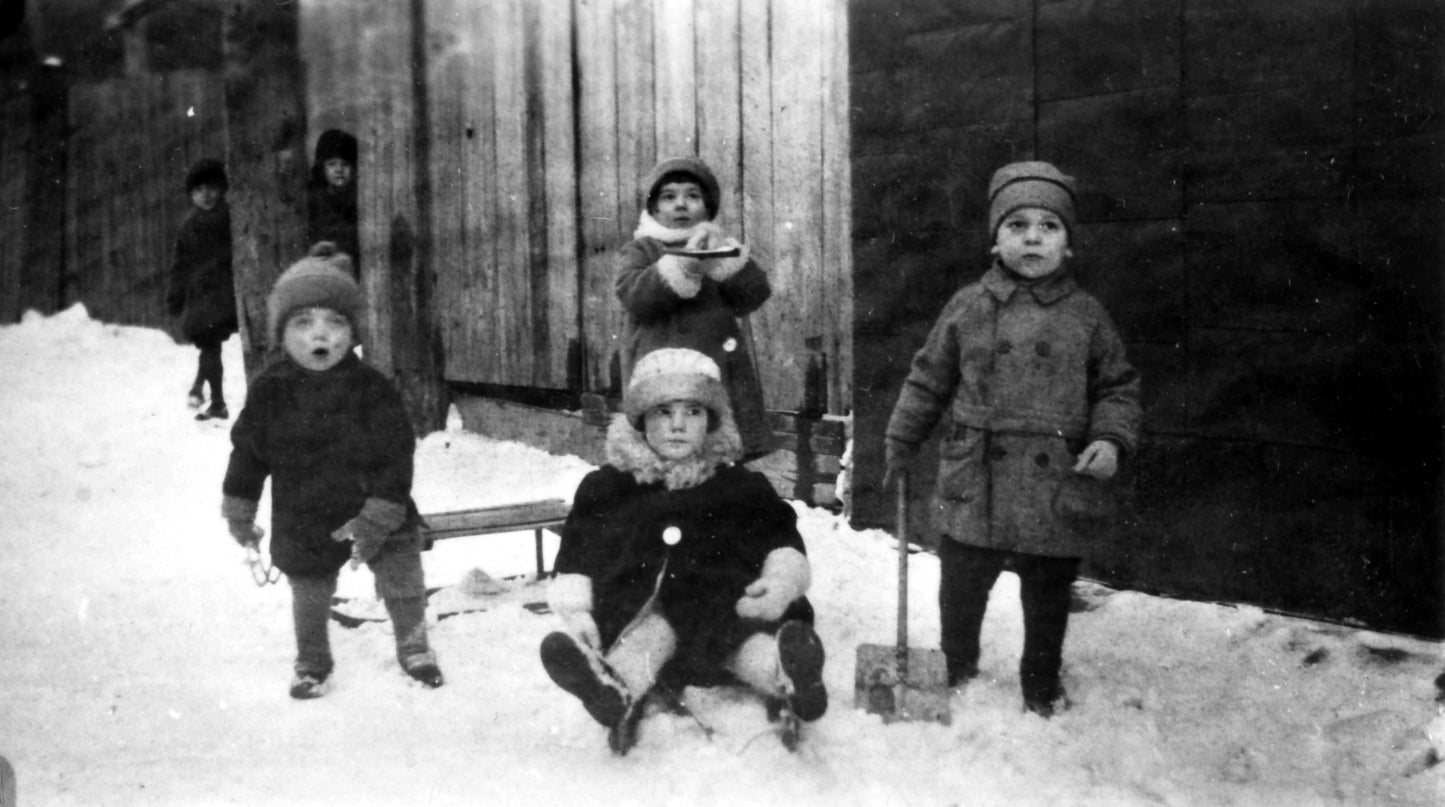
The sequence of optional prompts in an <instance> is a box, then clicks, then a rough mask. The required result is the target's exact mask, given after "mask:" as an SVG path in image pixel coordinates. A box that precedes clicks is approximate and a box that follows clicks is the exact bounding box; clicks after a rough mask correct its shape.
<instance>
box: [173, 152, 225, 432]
mask: <svg viewBox="0 0 1445 807" xmlns="http://www.w3.org/2000/svg"><path fill="white" fill-rule="evenodd" d="M229 187H230V185H229V183H228V182H227V181H226V167H225V166H224V165H222V164H221V161H220V160H212V159H203V160H199V161H197V162H196V164H195V165H193V166H191V169H190V170H189V171H187V172H186V194H187V195H188V196H190V198H191V206H192V207H193V208H194V209H193V210H192V211H191V213H190V215H189V216H187V217H186V220H185V222H183V223H182V224H181V229H180V231H179V232H178V233H177V234H176V252H175V262H174V263H172V264H171V273H170V280H169V283H168V285H167V289H166V311H167V312H168V313H169V314H170V315H171V316H173V317H176V316H178V317H180V329H181V334H182V335H183V336H184V337H185V338H186V340H187V341H189V342H190V343H191V344H193V345H195V346H196V347H197V348H198V349H200V351H201V355H200V359H199V360H198V362H197V367H196V379H195V381H194V382H192V384H191V391H190V392H189V393H188V394H187V396H186V404H187V405H188V406H190V407H191V408H192V409H200V408H201V407H202V406H205V404H206V397H205V391H206V389H205V388H206V386H208V385H209V387H210V389H211V403H210V406H208V407H206V409H205V410H204V411H201V412H199V413H197V414H196V419H197V420H208V419H211V418H219V419H225V418H228V417H230V416H231V412H230V410H228V409H227V408H226V394H225V391H224V390H223V389H222V381H223V376H224V368H223V367H222V365H221V343H223V342H225V341H226V338H227V337H229V336H230V335H231V334H233V333H235V332H236V330H237V319H236V285H235V278H234V276H233V275H232V273H231V208H230V206H229V205H227V204H226V189H227V188H229Z"/></svg>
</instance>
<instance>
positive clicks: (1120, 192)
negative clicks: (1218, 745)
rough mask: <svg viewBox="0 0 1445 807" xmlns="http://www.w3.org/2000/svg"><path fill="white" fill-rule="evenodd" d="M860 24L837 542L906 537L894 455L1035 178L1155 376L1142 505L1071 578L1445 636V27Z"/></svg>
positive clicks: (887, 12)
mask: <svg viewBox="0 0 1445 807" xmlns="http://www.w3.org/2000/svg"><path fill="white" fill-rule="evenodd" d="M850 10H851V12H852V13H853V15H854V20H853V22H854V24H853V26H852V31H853V36H852V47H851V51H852V57H853V74H852V77H851V78H852V86H853V88H854V92H853V94H852V99H851V101H850V106H851V107H852V108H853V110H854V118H853V120H854V129H853V137H854V143H855V149H854V157H853V170H854V177H855V187H856V193H855V197H854V198H855V200H856V201H857V202H858V204H857V206H856V208H855V219H854V231H853V232H854V236H853V237H854V239H855V242H854V243H855V249H856V261H857V272H856V275H857V282H858V289H859V294H858V301H857V305H858V308H859V316H858V317H857V321H858V329H859V337H860V338H859V339H858V345H859V359H858V361H857V364H856V367H857V387H856V389H857V395H856V398H857V402H858V406H857V412H856V419H855V433H856V435H857V440H856V442H855V458H856V463H855V468H856V469H857V471H858V473H857V474H856V477H855V478H856V481H857V485H856V487H855V493H856V494H857V505H856V509H855V515H856V518H855V522H857V523H859V524H860V525H868V526H876V525H885V524H888V523H889V522H890V521H891V519H892V497H891V496H890V495H888V492H886V491H883V490H881V488H880V486H879V481H880V480H881V477H882V471H883V450H884V446H883V439H882V436H883V430H884V427H885V425H886V422H887V419H888V415H889V412H890V411H891V409H892V406H893V404H894V401H895V400H896V397H897V394H898V390H899V388H900V387H901V385H902V381H903V379H904V377H905V376H906V374H907V370H908V362H909V359H910V358H911V356H912V354H913V352H914V351H916V350H917V349H918V347H919V345H920V344H921V343H922V341H923V339H924V336H925V335H926V333H927V331H928V328H929V326H930V325H931V324H932V322H933V320H934V318H936V316H937V314H938V312H939V310H940V309H941V308H942V307H943V305H944V303H945V302H946V301H947V300H948V299H949V297H950V296H951V295H952V293H953V292H954V291H955V290H956V289H957V288H958V287H960V286H961V285H963V284H965V283H968V282H970V281H972V280H974V279H976V278H977V277H978V276H979V275H980V274H982V272H983V271H984V270H985V269H986V268H987V265H988V246H989V243H990V240H991V239H989V238H988V234H987V232H986V230H987V228H986V225H985V224H984V221H985V218H986V215H987V201H986V192H985V189H986V187H987V183H988V179H989V176H990V175H991V173H992V172H993V170H994V169H995V168H997V167H998V166H999V165H1002V164H1004V163H1006V162H1009V161H1012V160H1020V159H1031V158H1039V159H1051V160H1053V161H1055V162H1057V163H1059V164H1060V166H1062V167H1063V168H1065V170H1068V171H1070V172H1071V173H1074V174H1076V175H1077V176H1078V177H1079V179H1080V181H1081V188H1082V190H1083V193H1082V195H1081V210H1080V218H1081V220H1082V221H1083V226H1082V227H1081V228H1079V229H1080V232H1079V234H1078V236H1079V238H1078V242H1077V243H1076V244H1075V245H1074V251H1075V253H1076V257H1075V258H1074V259H1073V261H1072V266H1073V270H1074V271H1075V272H1076V273H1077V275H1078V277H1079V278H1080V282H1081V283H1082V284H1083V285H1084V286H1085V288H1087V289H1089V290H1090V291H1092V292H1093V293H1094V294H1095V295H1096V296H1097V297H1099V299H1100V300H1101V301H1102V302H1103V303H1104V305H1105V306H1106V307H1107V308H1108V309H1109V311H1110V313H1111V315H1112V317H1113V318H1114V320H1115V322H1116V323H1117V324H1118V326H1119V328H1120V330H1121V332H1122V333H1123V334H1124V337H1125V339H1126V340H1127V341H1128V348H1129V352H1130V358H1131V360H1132V361H1133V363H1134V364H1135V365H1136V366H1137V367H1138V368H1139V370H1140V372H1141V374H1142V376H1143V379H1144V408H1145V412H1144V426H1145V439H1144V441H1143V444H1142V448H1141V450H1140V451H1139V452H1138V454H1137V455H1136V456H1134V457H1131V458H1129V462H1128V464H1127V466H1126V467H1127V468H1128V469H1129V470H1130V471H1131V472H1132V473H1133V478H1132V479H1133V486H1132V489H1133V493H1134V496H1133V500H1132V502H1131V503H1130V506H1129V507H1128V508H1126V511H1125V513H1126V517H1125V518H1123V519H1121V521H1120V523H1119V524H1118V527H1119V529H1118V530H1117V533H1116V534H1113V535H1108V536H1101V537H1100V541H1099V543H1098V545H1097V547H1096V549H1095V550H1094V551H1092V552H1091V553H1090V557H1089V558H1088V566H1087V567H1086V568H1087V572H1088V574H1090V575H1093V576H1096V577H1098V578H1101V579H1105V580H1107V581H1109V582H1112V583H1115V584H1117V585H1123V586H1130V587H1137V588H1141V589H1145V590H1154V591H1164V592H1167V593H1171V594H1177V595H1181V596H1190V597H1199V598H1207V599H1225V600H1233V601H1243V602H1250V603H1254V604H1258V605H1263V606H1266V607H1271V608H1279V609H1282V610H1289V611H1294V612H1301V613H1308V614H1312V615H1315V616H1320V617H1325V618H1331V619H1351V620H1358V621H1362V622H1364V623H1366V624H1369V625H1372V626H1375V627H1379V628H1386V629H1393V630H1408V631H1415V632H1419V633H1427V634H1432V635H1435V636H1445V590H1442V588H1441V586H1440V581H1441V579H1442V573H1445V542H1442V531H1441V530H1442V525H1441V512H1442V511H1441V507H1440V502H1441V490H1442V487H1441V480H1442V466H1445V460H1442V445H1441V441H1440V427H1441V426H1440V424H1441V422H1442V421H1441V418H1442V409H1445V407H1442V383H1441V377H1442V372H1441V368H1442V362H1441V355H1442V349H1441V341H1440V333H1441V329H1442V322H1445V309H1442V300H1445V295H1442V287H1445V275H1442V273H1441V269H1440V258H1441V255H1442V254H1445V253H1442V242H1445V238H1442V236H1445V226H1442V222H1445V203H1442V201H1441V199H1442V190H1445V168H1442V166H1445V160H1442V153H1441V145H1440V144H1441V142H1442V136H1445V116H1442V115H1441V112H1442V105H1445V91H1442V90H1445V60H1442V51H1441V49H1440V47H1439V42H1440V40H1441V36H1442V34H1445V6H1442V5H1441V4H1440V3H1438V2H1435V0H1318V1H1317V2H1311V3H1308V4H1291V3H1238V2H1233V1H1232V0H1188V1H1187V2H1181V1H1180V0H1116V2H1110V3H1093V2H1087V1H1086V0H1011V2H1002V3H954V4H944V3H934V4H924V3H918V4H899V3H895V2H892V1H891V0H854V2H852V3H851V6H850ZM929 450H930V451H931V448H930V449H929ZM936 468H937V465H936V459H934V460H933V461H927V459H926V458H925V461H923V462H921V463H920V466H919V472H918V477H917V479H916V482H917V484H915V486H914V490H915V491H916V492H917V494H918V495H919V497H920V498H923V497H926V496H927V495H928V493H929V491H930V489H931V484H932V481H933V480H932V477H933V475H934V473H935V472H936ZM926 509H927V508H925V507H922V506H920V507H917V508H915V513H916V514H920V515H922V514H923V513H924V511H926ZM918 526H919V528H920V529H919V530H918V532H917V534H918V535H920V536H926V537H929V538H936V533H931V532H930V530H929V529H928V528H927V527H926V525H924V524H921V523H920V524H919V525H918Z"/></svg>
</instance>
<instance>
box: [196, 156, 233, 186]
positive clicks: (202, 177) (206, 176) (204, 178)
mask: <svg viewBox="0 0 1445 807" xmlns="http://www.w3.org/2000/svg"><path fill="white" fill-rule="evenodd" d="M201 185H215V186H216V187H218V188H220V189H221V190H226V189H228V188H230V187H231V185H230V183H229V182H227V181H226V166H225V165H224V164H223V163H222V162H221V161H220V160H216V159H212V158H210V157H206V158H204V159H200V160H197V161H196V164H195V165H192V166H191V170H189V171H187V172H186V193H190V192H191V191H193V190H195V189H196V188H198V187H200V186H201Z"/></svg>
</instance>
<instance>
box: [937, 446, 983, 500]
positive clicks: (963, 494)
mask: <svg viewBox="0 0 1445 807" xmlns="http://www.w3.org/2000/svg"><path fill="white" fill-rule="evenodd" d="M984 443H985V434H984V433H983V432H981V431H978V430H976V429H955V430H954V433H953V434H952V435H951V436H950V437H949V438H948V439H946V440H944V441H943V442H942V444H941V445H939V447H938V487H937V493H938V498H939V499H941V500H943V501H945V502H949V503H953V504H962V505H967V506H970V507H980V506H982V505H983V504H984V501H983V500H984V497H985V491H986V487H987V469H986V468H985V467H984Z"/></svg>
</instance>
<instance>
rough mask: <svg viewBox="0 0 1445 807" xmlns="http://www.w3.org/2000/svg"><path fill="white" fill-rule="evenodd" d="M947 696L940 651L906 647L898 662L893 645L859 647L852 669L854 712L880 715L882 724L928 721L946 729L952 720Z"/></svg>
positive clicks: (947, 690)
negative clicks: (857, 709) (858, 710)
mask: <svg viewBox="0 0 1445 807" xmlns="http://www.w3.org/2000/svg"><path fill="white" fill-rule="evenodd" d="M900 662H902V663H901V664H900ZM949 696H950V692H949V689H948V664H947V662H946V661H945V660H944V657H943V651H942V650H928V649H924V648H917V647H910V648H908V649H907V656H906V658H904V659H901V658H900V654H899V652H898V646H897V645H891V644H865V645H859V647H858V658H857V661H856V664H855V666H854V668H853V705H854V706H855V707H856V708H859V709H862V710H864V711H865V712H867V713H869V714H876V715H881V716H882V717H883V721H884V722H885V723H892V722H894V721H898V720H903V721H928V722H937V723H942V724H944V725H945V726H946V725H948V724H949V723H950V722H952V720H953V715H952V713H951V712H950V711H949V706H948V701H949Z"/></svg>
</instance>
